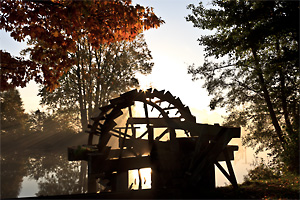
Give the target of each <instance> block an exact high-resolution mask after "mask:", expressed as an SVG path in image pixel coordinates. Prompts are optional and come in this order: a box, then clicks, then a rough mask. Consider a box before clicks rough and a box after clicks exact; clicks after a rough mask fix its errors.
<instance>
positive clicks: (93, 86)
mask: <svg viewBox="0 0 300 200" xmlns="http://www.w3.org/2000/svg"><path fill="white" fill-rule="evenodd" d="M72 56H74V57H75V58H76V64H74V65H73V66H72V67H71V69H70V71H69V72H68V73H66V74H64V75H63V76H62V77H61V78H60V79H59V83H60V87H59V88H57V89H55V90H54V91H53V92H49V91H48V90H47V88H46V87H43V88H42V89H41V90H40V93H39V95H40V96H41V97H42V104H44V105H47V106H48V107H49V109H51V110H52V111H53V112H55V113H60V114H65V115H69V116H73V120H72V121H73V122H75V121H78V119H80V121H81V127H82V128H83V129H86V128H87V124H88V120H89V119H90V118H91V117H92V115H93V113H94V112H95V111H98V108H99V107H101V106H104V105H106V104H107V103H108V100H109V99H111V98H113V97H115V96H116V95H118V94H120V93H123V92H125V91H127V90H129V89H131V88H134V87H137V86H138V80H137V79H136V78H135V74H136V73H137V72H140V73H142V74H147V73H150V72H151V70H152V66H153V63H152V62H151V59H152V56H151V54H150V51H149V49H148V47H147V44H146V42H145V40H144V37H143V35H138V36H137V37H136V39H134V40H133V41H131V42H128V41H120V42H114V43H110V44H102V45H100V47H99V48H98V49H95V48H93V46H92V45H91V44H90V43H89V41H88V38H82V39H81V40H80V41H79V42H78V43H77V51H76V52H75V53H74V54H72Z"/></svg>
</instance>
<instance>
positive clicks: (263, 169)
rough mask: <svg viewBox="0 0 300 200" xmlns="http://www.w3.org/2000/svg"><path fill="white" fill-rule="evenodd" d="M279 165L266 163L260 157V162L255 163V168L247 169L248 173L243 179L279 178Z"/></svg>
mask: <svg viewBox="0 0 300 200" xmlns="http://www.w3.org/2000/svg"><path fill="white" fill-rule="evenodd" d="M279 166H280V165H278V166H277V167H274V165H272V164H270V163H268V164H266V163H265V162H264V160H263V159H262V158H261V161H260V163H258V164H257V163H256V164H255V168H254V169H251V170H249V171H248V175H246V176H245V177H244V179H245V181H255V180H269V179H274V178H279V177H280V174H281V170H280V167H279Z"/></svg>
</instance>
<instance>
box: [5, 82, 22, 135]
mask: <svg viewBox="0 0 300 200" xmlns="http://www.w3.org/2000/svg"><path fill="white" fill-rule="evenodd" d="M0 98H1V99H0V112H1V122H0V123H1V134H4V133H9V134H16V133H18V134H24V133H25V131H26V130H27V129H26V128H27V125H26V121H27V118H28V116H27V114H26V113H25V112H24V111H25V110H24V108H23V103H22V100H21V96H20V93H19V91H18V90H17V89H15V88H14V89H10V90H8V91H4V92H1V93H0Z"/></svg>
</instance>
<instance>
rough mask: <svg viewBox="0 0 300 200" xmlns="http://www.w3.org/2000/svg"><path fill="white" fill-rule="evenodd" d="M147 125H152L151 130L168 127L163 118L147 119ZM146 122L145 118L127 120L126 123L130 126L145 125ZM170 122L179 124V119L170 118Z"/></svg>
mask: <svg viewBox="0 0 300 200" xmlns="http://www.w3.org/2000/svg"><path fill="white" fill-rule="evenodd" d="M148 120H149V124H152V126H153V128H162V127H168V124H167V122H166V120H165V119H164V118H148ZM148 120H147V119H146V118H128V120H127V122H128V123H132V124H147V123H148ZM170 120H172V121H175V123H176V122H180V118H179V117H176V118H170Z"/></svg>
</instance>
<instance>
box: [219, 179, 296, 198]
mask: <svg viewBox="0 0 300 200" xmlns="http://www.w3.org/2000/svg"><path fill="white" fill-rule="evenodd" d="M299 181H300V176H299V175H293V174H285V175H282V176H281V177H280V178H274V179H266V180H248V181H245V182H244V183H243V184H240V185H239V188H238V189H233V188H232V186H227V187H219V188H217V198H223V199H224V198H225V199H299V198H300V196H299V195H300V194H299V189H300V188H299ZM219 195H220V196H219Z"/></svg>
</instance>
